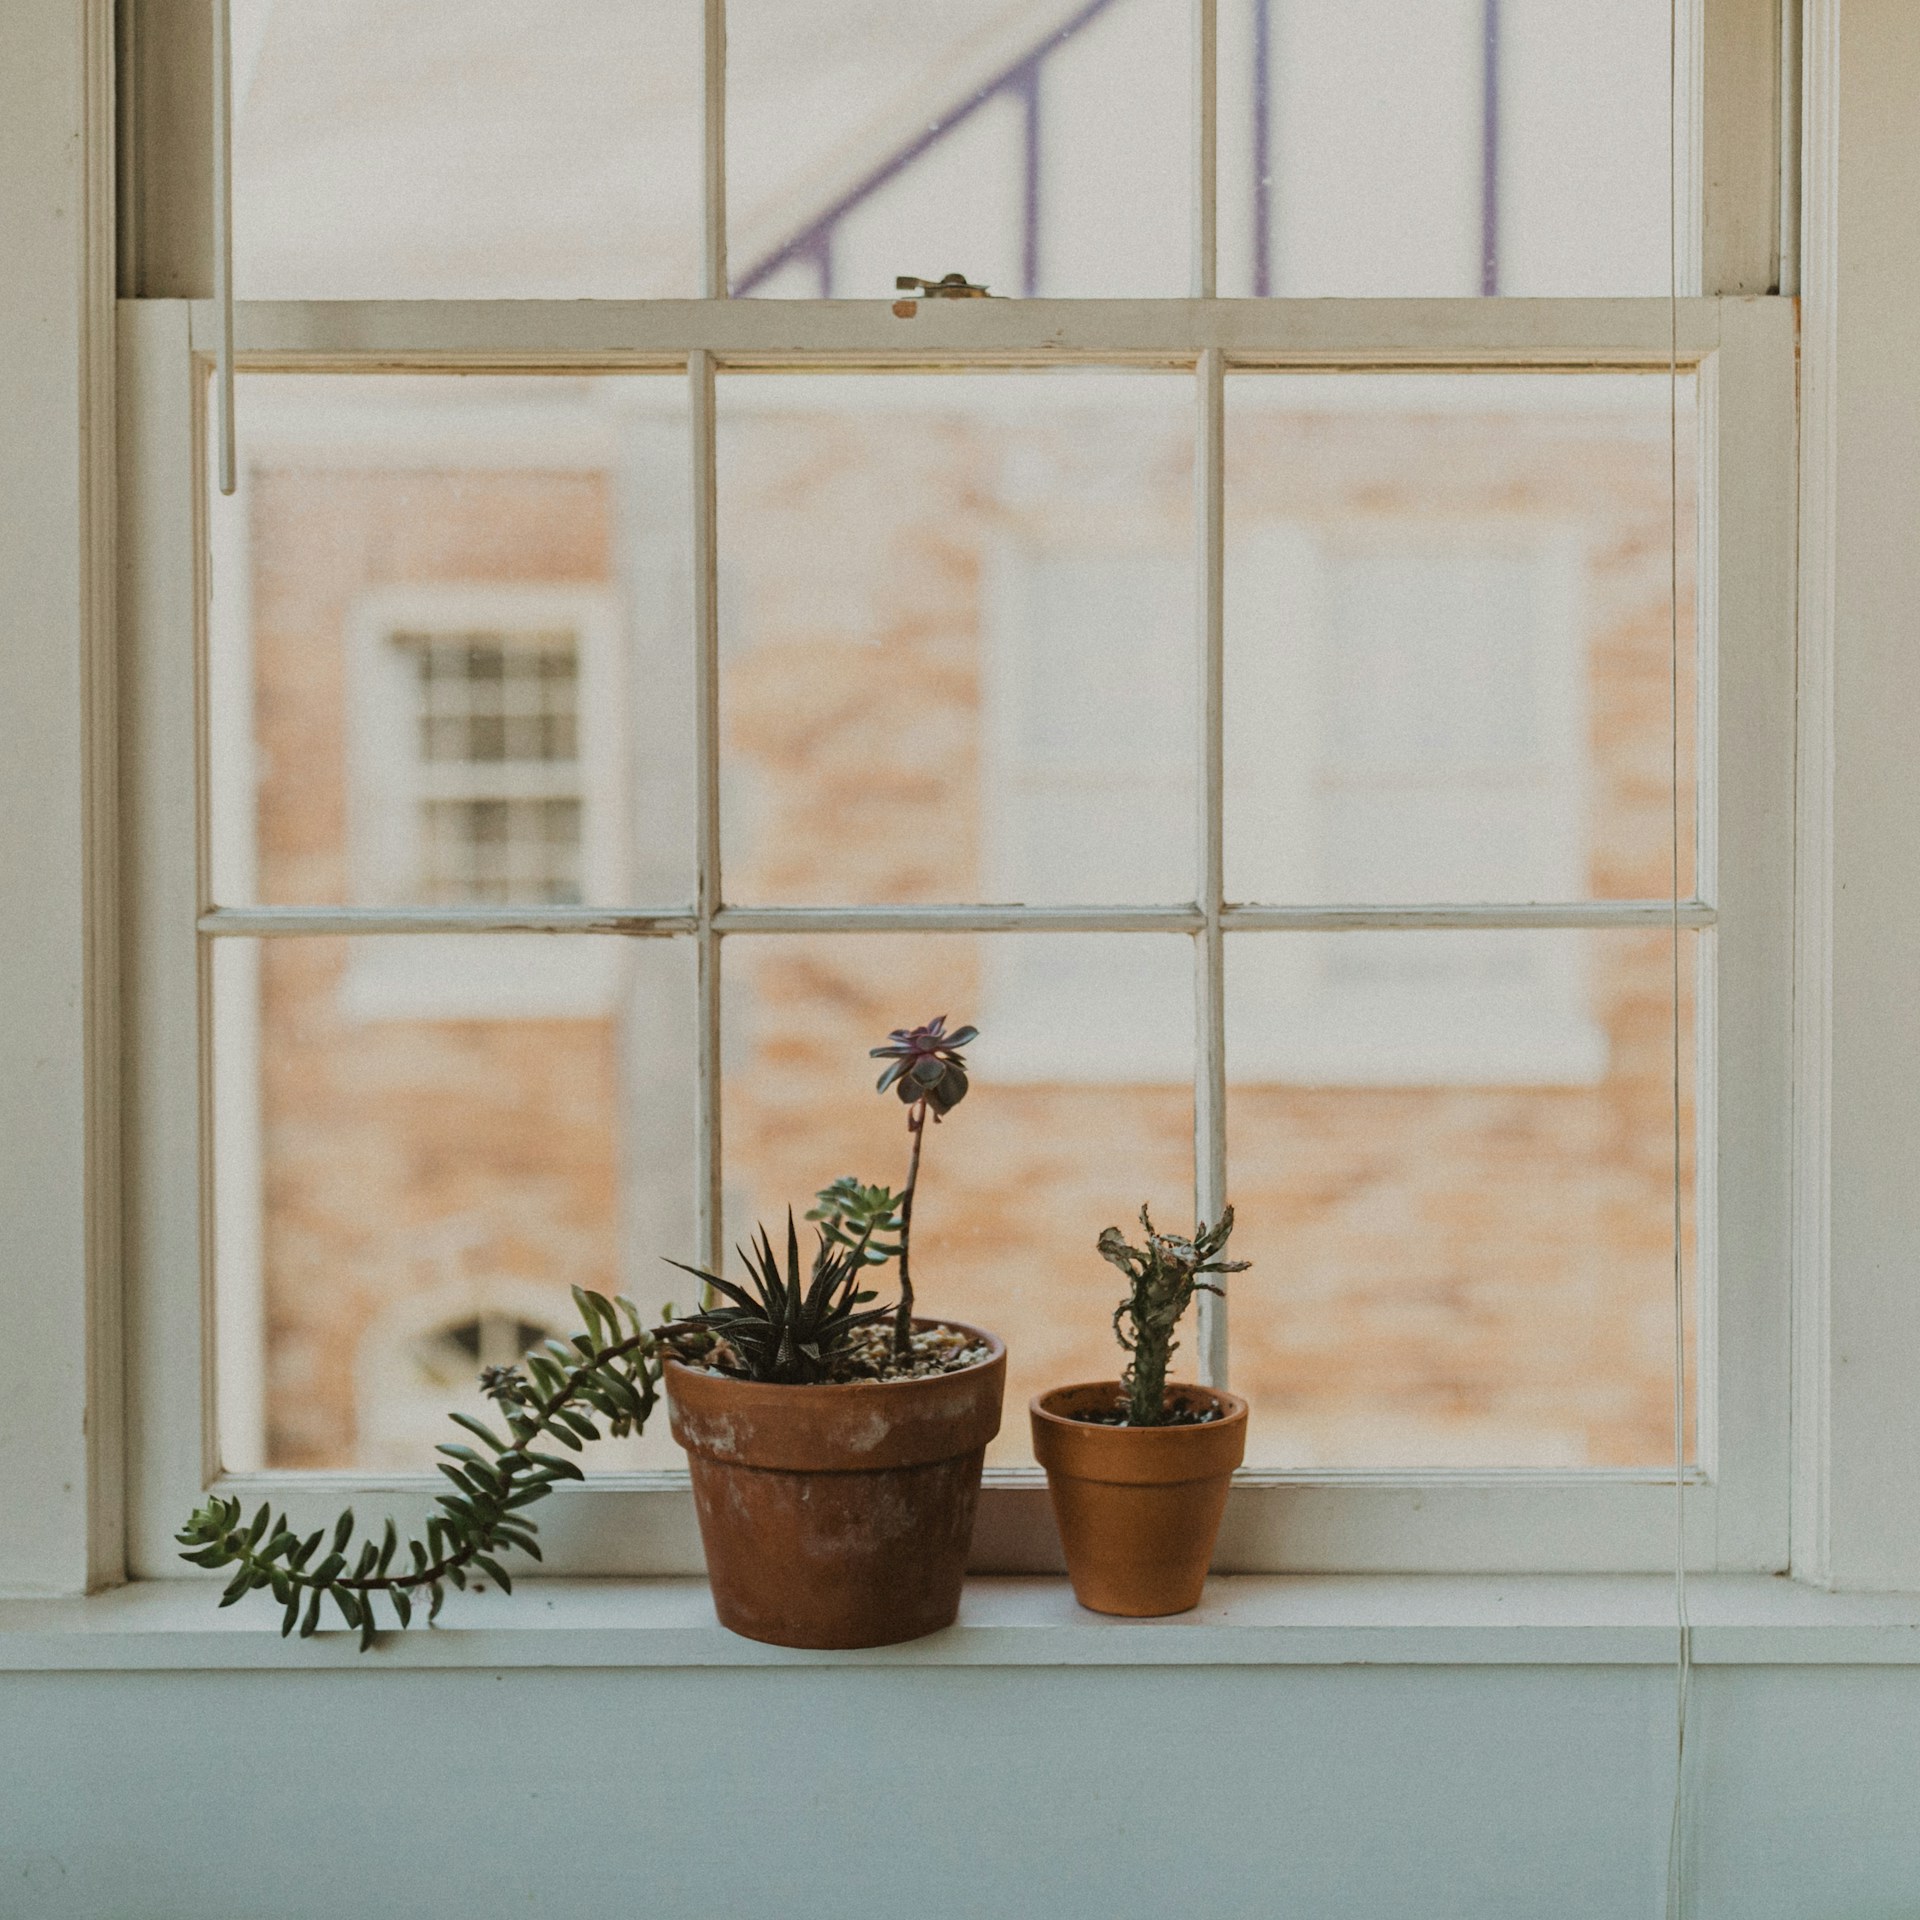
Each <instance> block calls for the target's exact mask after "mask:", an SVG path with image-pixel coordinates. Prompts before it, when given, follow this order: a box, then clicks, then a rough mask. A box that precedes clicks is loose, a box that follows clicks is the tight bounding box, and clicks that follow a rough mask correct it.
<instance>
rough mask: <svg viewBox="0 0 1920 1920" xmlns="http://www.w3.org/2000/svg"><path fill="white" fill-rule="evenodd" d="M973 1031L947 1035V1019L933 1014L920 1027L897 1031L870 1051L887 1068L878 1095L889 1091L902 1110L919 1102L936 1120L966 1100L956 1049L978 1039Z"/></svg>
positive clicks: (964, 1078)
mask: <svg viewBox="0 0 1920 1920" xmlns="http://www.w3.org/2000/svg"><path fill="white" fill-rule="evenodd" d="M979 1031H980V1030H979V1028H977V1027H956V1028H955V1029H954V1030H953V1032H951V1033H949V1032H948V1031H947V1016H946V1015H945V1014H944V1013H942V1014H937V1015H935V1017H934V1018H933V1019H931V1020H929V1021H928V1022H927V1024H926V1025H925V1026H924V1027H913V1028H906V1027H897V1028H895V1029H894V1031H893V1032H892V1033H890V1034H889V1035H888V1036H887V1044H886V1045H885V1046H884V1047H875V1048H873V1049H872V1055H873V1058H874V1059H876V1060H885V1061H887V1062H888V1063H889V1064H888V1066H887V1070H886V1072H884V1073H883V1074H882V1075H881V1076H880V1083H879V1089H878V1090H879V1091H880V1092H881V1093H885V1092H886V1090H887V1089H888V1088H889V1087H891V1088H893V1090H894V1091H895V1093H897V1094H898V1095H899V1096H900V1100H901V1103H902V1104H903V1105H905V1106H909V1107H911V1106H916V1105H918V1104H919V1103H920V1102H921V1101H923V1100H924V1101H925V1102H926V1104H927V1105H928V1106H929V1107H931V1108H932V1109H933V1115H934V1118H935V1119H936V1120H937V1119H939V1118H940V1117H941V1116H942V1115H943V1114H947V1113H950V1112H952V1110H953V1109H954V1108H955V1107H957V1106H958V1105H959V1104H960V1102H961V1101H962V1100H964V1099H965V1098H966V1097H967V1063H966V1061H965V1059H964V1058H963V1057H962V1056H961V1053H960V1049H961V1048H962V1047H964V1046H967V1045H969V1044H970V1043H971V1042H972V1041H974V1040H975V1039H977V1038H978V1037H979Z"/></svg>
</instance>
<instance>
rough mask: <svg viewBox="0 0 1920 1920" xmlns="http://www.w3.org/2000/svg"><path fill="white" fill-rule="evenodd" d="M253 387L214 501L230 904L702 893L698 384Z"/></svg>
mask: <svg viewBox="0 0 1920 1920" xmlns="http://www.w3.org/2000/svg"><path fill="white" fill-rule="evenodd" d="M238 396H239V413H240V421H241V432H240V446H241V450H242V454H243V457H244V460H245V470H244V473H243V475H242V480H241V486H240V490H239V492H238V493H237V494H236V495H234V496H233V497H232V498H231V499H223V498H222V497H221V496H220V495H219V494H218V493H216V492H214V491H213V490H212V488H211V487H209V490H208V491H209V515H210V522H211V525H210V535H211V548H212V558H213V566H212V599H211V602H210V606H209V623H208V634H209V695H210V714H209V720H210V726H209V752H210V790H211V802H212V846H213V890H214V897H215V899H216V900H217V901H219V902H221V903H223V904H237V903H246V902H254V901H263V902H269V903H279V904H289V903H292V904H334V903H341V902H344V903H349V904H353V905H365V906H409V905H435V906H568V905H576V904H582V903H584V904H590V905H615V904H626V903H635V902H638V903H642V904H666V903H672V902H677V901H685V900H687V899H690V898H691V897H692V892H693V874H692V865H691V862H692V846H693V832H692V818H693V814H692V791H693V746H692V741H693V725H692V710H693V671H692V668H693V645H692V615H691V610H690V608H691V579H692V563H691V558H690V544H691V513H690V509H689V505H688V487H689V473H690V467H689V453H688V432H687V391H686V382H685V381H684V380H683V379H680V378H668V377H654V378H594V379H571V378H566V379H563V378H552V379H541V378H527V379H521V378H506V377H499V378H495V377H485V376H479V377H461V378H458V379H455V378H447V377H434V376H381V375H338V376H336V375H303V374H250V375H242V376H241V378H240V380H239V382H238Z"/></svg>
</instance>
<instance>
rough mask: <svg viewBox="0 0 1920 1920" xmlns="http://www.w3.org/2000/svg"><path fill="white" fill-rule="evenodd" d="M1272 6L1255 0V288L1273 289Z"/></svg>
mask: <svg viewBox="0 0 1920 1920" xmlns="http://www.w3.org/2000/svg"><path fill="white" fill-rule="evenodd" d="M1272 112H1273V9H1272V0H1253V290H1254V292H1255V294H1256V295H1258V296H1259V298H1261V299H1262V300H1264V299H1265V298H1266V297H1267V295H1268V294H1270V293H1271V292H1272V291H1273V172H1272V168H1273V150H1272V139H1273V135H1272V130H1271V116H1272Z"/></svg>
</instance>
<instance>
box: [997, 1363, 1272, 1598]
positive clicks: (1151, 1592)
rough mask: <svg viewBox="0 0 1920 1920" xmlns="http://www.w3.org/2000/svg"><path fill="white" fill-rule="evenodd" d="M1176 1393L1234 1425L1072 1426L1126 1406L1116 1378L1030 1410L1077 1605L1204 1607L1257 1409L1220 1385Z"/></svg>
mask: <svg viewBox="0 0 1920 1920" xmlns="http://www.w3.org/2000/svg"><path fill="white" fill-rule="evenodd" d="M1167 1392H1168V1394H1169V1395H1173V1394H1179V1395H1180V1396H1182V1397H1183V1398H1184V1399H1186V1400H1187V1401H1188V1402H1189V1403H1191V1402H1193V1401H1195V1400H1199V1401H1203V1402H1211V1403H1213V1404H1214V1405H1216V1406H1219V1407H1221V1408H1223V1409H1224V1410H1225V1418H1224V1419H1220V1420H1209V1421H1207V1422H1206V1423H1205V1424H1204V1425H1202V1426H1192V1427H1106V1426H1097V1425H1094V1424H1092V1423H1090V1422H1088V1421H1085V1420H1076V1419H1074V1418H1072V1415H1073V1414H1075V1413H1077V1412H1080V1411H1082V1410H1085V1409H1090V1408H1096V1407H1097V1408H1107V1407H1112V1406H1115V1405H1117V1404H1118V1403H1119V1400H1120V1383H1119V1382H1118V1381H1117V1380H1094V1381H1088V1382H1085V1383H1083V1384H1082V1385H1080V1386H1075V1387H1056V1388H1054V1390H1053V1391H1052V1392H1051V1393H1042V1394H1036V1395H1035V1396H1034V1398H1033V1400H1032V1401H1031V1402H1030V1403H1029V1405H1028V1411H1029V1412H1030V1413H1031V1415H1032V1417H1033V1452H1034V1458H1035V1459H1037V1460H1038V1461H1039V1462H1040V1464H1041V1465H1042V1466H1043V1467H1045V1468H1046V1470H1047V1490H1048V1491H1049V1492H1050V1493H1051V1494H1052V1495H1053V1517H1054V1519H1055V1521H1056V1522H1057V1523H1058V1525H1059V1528H1060V1544H1061V1546H1062V1548H1063V1549H1064V1550H1065V1552H1066V1556H1067V1574H1068V1577H1069V1578H1070V1579H1071V1580H1072V1581H1073V1591H1074V1597H1075V1598H1076V1599H1077V1600H1078V1601H1079V1602H1080V1604H1081V1605H1082V1606H1083V1607H1091V1608H1092V1609H1093V1610H1094V1611H1095V1612H1096V1613H1125V1614H1136V1615H1144V1614H1157V1613H1185V1612H1186V1610H1187V1609H1188V1608H1189V1607H1192V1606H1197V1605H1198V1604H1199V1601H1200V1588H1201V1584H1202V1583H1203V1582H1204V1581H1205V1579H1206V1577H1207V1562H1208V1560H1209V1559H1210V1558H1211V1557H1212V1554H1213V1543H1214V1539H1215V1536H1216V1535H1217V1534H1218V1533H1219V1531H1220V1516H1221V1515H1222V1514H1223V1513H1224V1512H1225V1511H1226V1506H1227V1488H1228V1486H1229V1485H1230V1484H1231V1482H1232V1479H1233V1470H1234V1468H1235V1467H1237V1466H1238V1465H1239V1464H1240V1461H1241V1458H1242V1456H1243V1455H1244V1454H1245V1453H1246V1450H1247V1403H1246V1402H1245V1401H1244V1400H1242V1399H1241V1398H1240V1396H1239V1395H1238V1394H1233V1393H1225V1392H1221V1391H1218V1390H1216V1389H1215V1388H1212V1387H1186V1386H1169V1387H1168V1388H1167Z"/></svg>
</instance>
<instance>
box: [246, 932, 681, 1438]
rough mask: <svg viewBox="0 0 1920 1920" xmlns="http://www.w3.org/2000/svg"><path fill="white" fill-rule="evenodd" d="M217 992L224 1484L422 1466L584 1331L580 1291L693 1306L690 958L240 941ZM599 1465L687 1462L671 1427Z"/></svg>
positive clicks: (369, 940) (458, 940) (552, 940)
mask: <svg viewBox="0 0 1920 1920" xmlns="http://www.w3.org/2000/svg"><path fill="white" fill-rule="evenodd" d="M213 970H214V971H213V982H214V1004H213V1073H214V1149H215V1159H214V1168H215V1173H214V1204H215V1220H216V1232H215V1276H216V1288H217V1305H216V1316H215V1317H216V1325H217V1328H218V1336H219V1356H218V1357H219V1381H220V1414H221V1420H220V1424H221V1448H222V1455H223V1459H224V1462H225V1464H226V1465H227V1466H228V1467H229V1468H235V1469H246V1468H253V1467H260V1466H267V1467H365V1468H373V1469H381V1470H385V1469H402V1470H421V1471H424V1470H427V1469H429V1468H430V1467H431V1465H432V1463H433V1458H434V1454H433V1449H434V1447H435V1446H436V1445H437V1444H438V1443H439V1442H441V1441H443V1440H450V1439H457V1438H458V1437H459V1435H458V1433H457V1432H456V1431H455V1430H454V1429H452V1428H451V1427H450V1426H449V1424H448V1422H447V1418H446V1415H447V1410H448V1409H449V1408H451V1407H458V1408H461V1409H463V1410H465V1411H467V1412H470V1413H475V1414H478V1413H480V1412H481V1411H482V1397H481V1395H480V1393H479V1389H478V1385H477V1376H478V1374H479V1370H480V1368H481V1367H482V1366H486V1365H505V1364H509V1363H511V1362H513V1361H514V1360H517V1359H518V1357H519V1355H520V1354H521V1353H522V1352H524V1351H525V1350H526V1348H527V1346H528V1345H530V1344H532V1343H533V1342H534V1341H535V1340H537V1339H540V1338H544V1337H548V1336H554V1337H565V1336H566V1335H568V1334H570V1333H572V1332H573V1331H574V1329H575V1326H576V1324H577V1321H576V1315H575V1310H574V1305H573V1301H572V1298H571V1296H570V1293H569V1289H570V1288H572V1287H575V1286H583V1287H593V1288H595V1289H597V1290H599V1291H601V1292H604V1293H615V1292H625V1293H627V1294H629V1295H631V1297H632V1298H633V1299H634V1300H635V1301H637V1302H638V1303H639V1304H640V1306H641V1307H642V1309H643V1310H645V1311H649V1312H651V1311H653V1310H655V1309H657V1308H658V1307H659V1305H660V1304H661V1303H662V1301H663V1300H665V1299H666V1298H667V1297H669V1296H670V1295H672V1294H673V1293H674V1292H676V1290H677V1289H676V1288H675V1286H674V1285H673V1282H674V1279H675V1275H674V1274H673V1272H672V1270H671V1269H670V1268H668V1267H665V1266H663V1265H662V1264H661V1256H662V1255H663V1254H672V1255H675V1256H677V1257H679V1258H682V1259H686V1258H691V1257H692V1254H693V1250H694V1225H693V1190H694V1178H693V1144H692V1142H693V1110H694V1103H693V1055H694V1047H693V1004H694V993H693V966H692V952H691V943H689V942H684V941H660V940H619V939H608V938H600V937H594V936H587V935H558V936H553V935H547V936H534V935H518V936H516V935H495V936H486V935H466V934H461V935H447V936H435V937H432V938H410V937H388V936H384V935H381V936H372V937H356V938H350V939H293V938H289V939H276V940H264V941H256V940H242V939H222V940H217V941H215V942H214V944H213ZM682 1297H684V1293H683V1294H682ZM585 1461H586V1464H588V1465H589V1466H590V1467H593V1468H596V1469H602V1470H612V1469H630V1468H633V1467H636V1466H648V1467H661V1466H665V1467H676V1466H678V1465H679V1464H680V1461H679V1454H678V1450H677V1449H676V1448H675V1447H674V1445H673V1443H672V1441H671V1439H670V1438H669V1437H668V1435H667V1431H666V1421H665V1420H664V1418H663V1419H661V1420H660V1421H659V1422H658V1423H657V1428H655V1427H650V1428H649V1430H648V1432H647V1433H646V1434H645V1435H643V1436H641V1437H640V1438H639V1439H637V1440H633V1441H621V1442H609V1443H608V1444H606V1445H603V1446H601V1447H598V1448H595V1449H593V1450H592V1451H591V1452H590V1453H589V1454H587V1455H586V1456H585Z"/></svg>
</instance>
